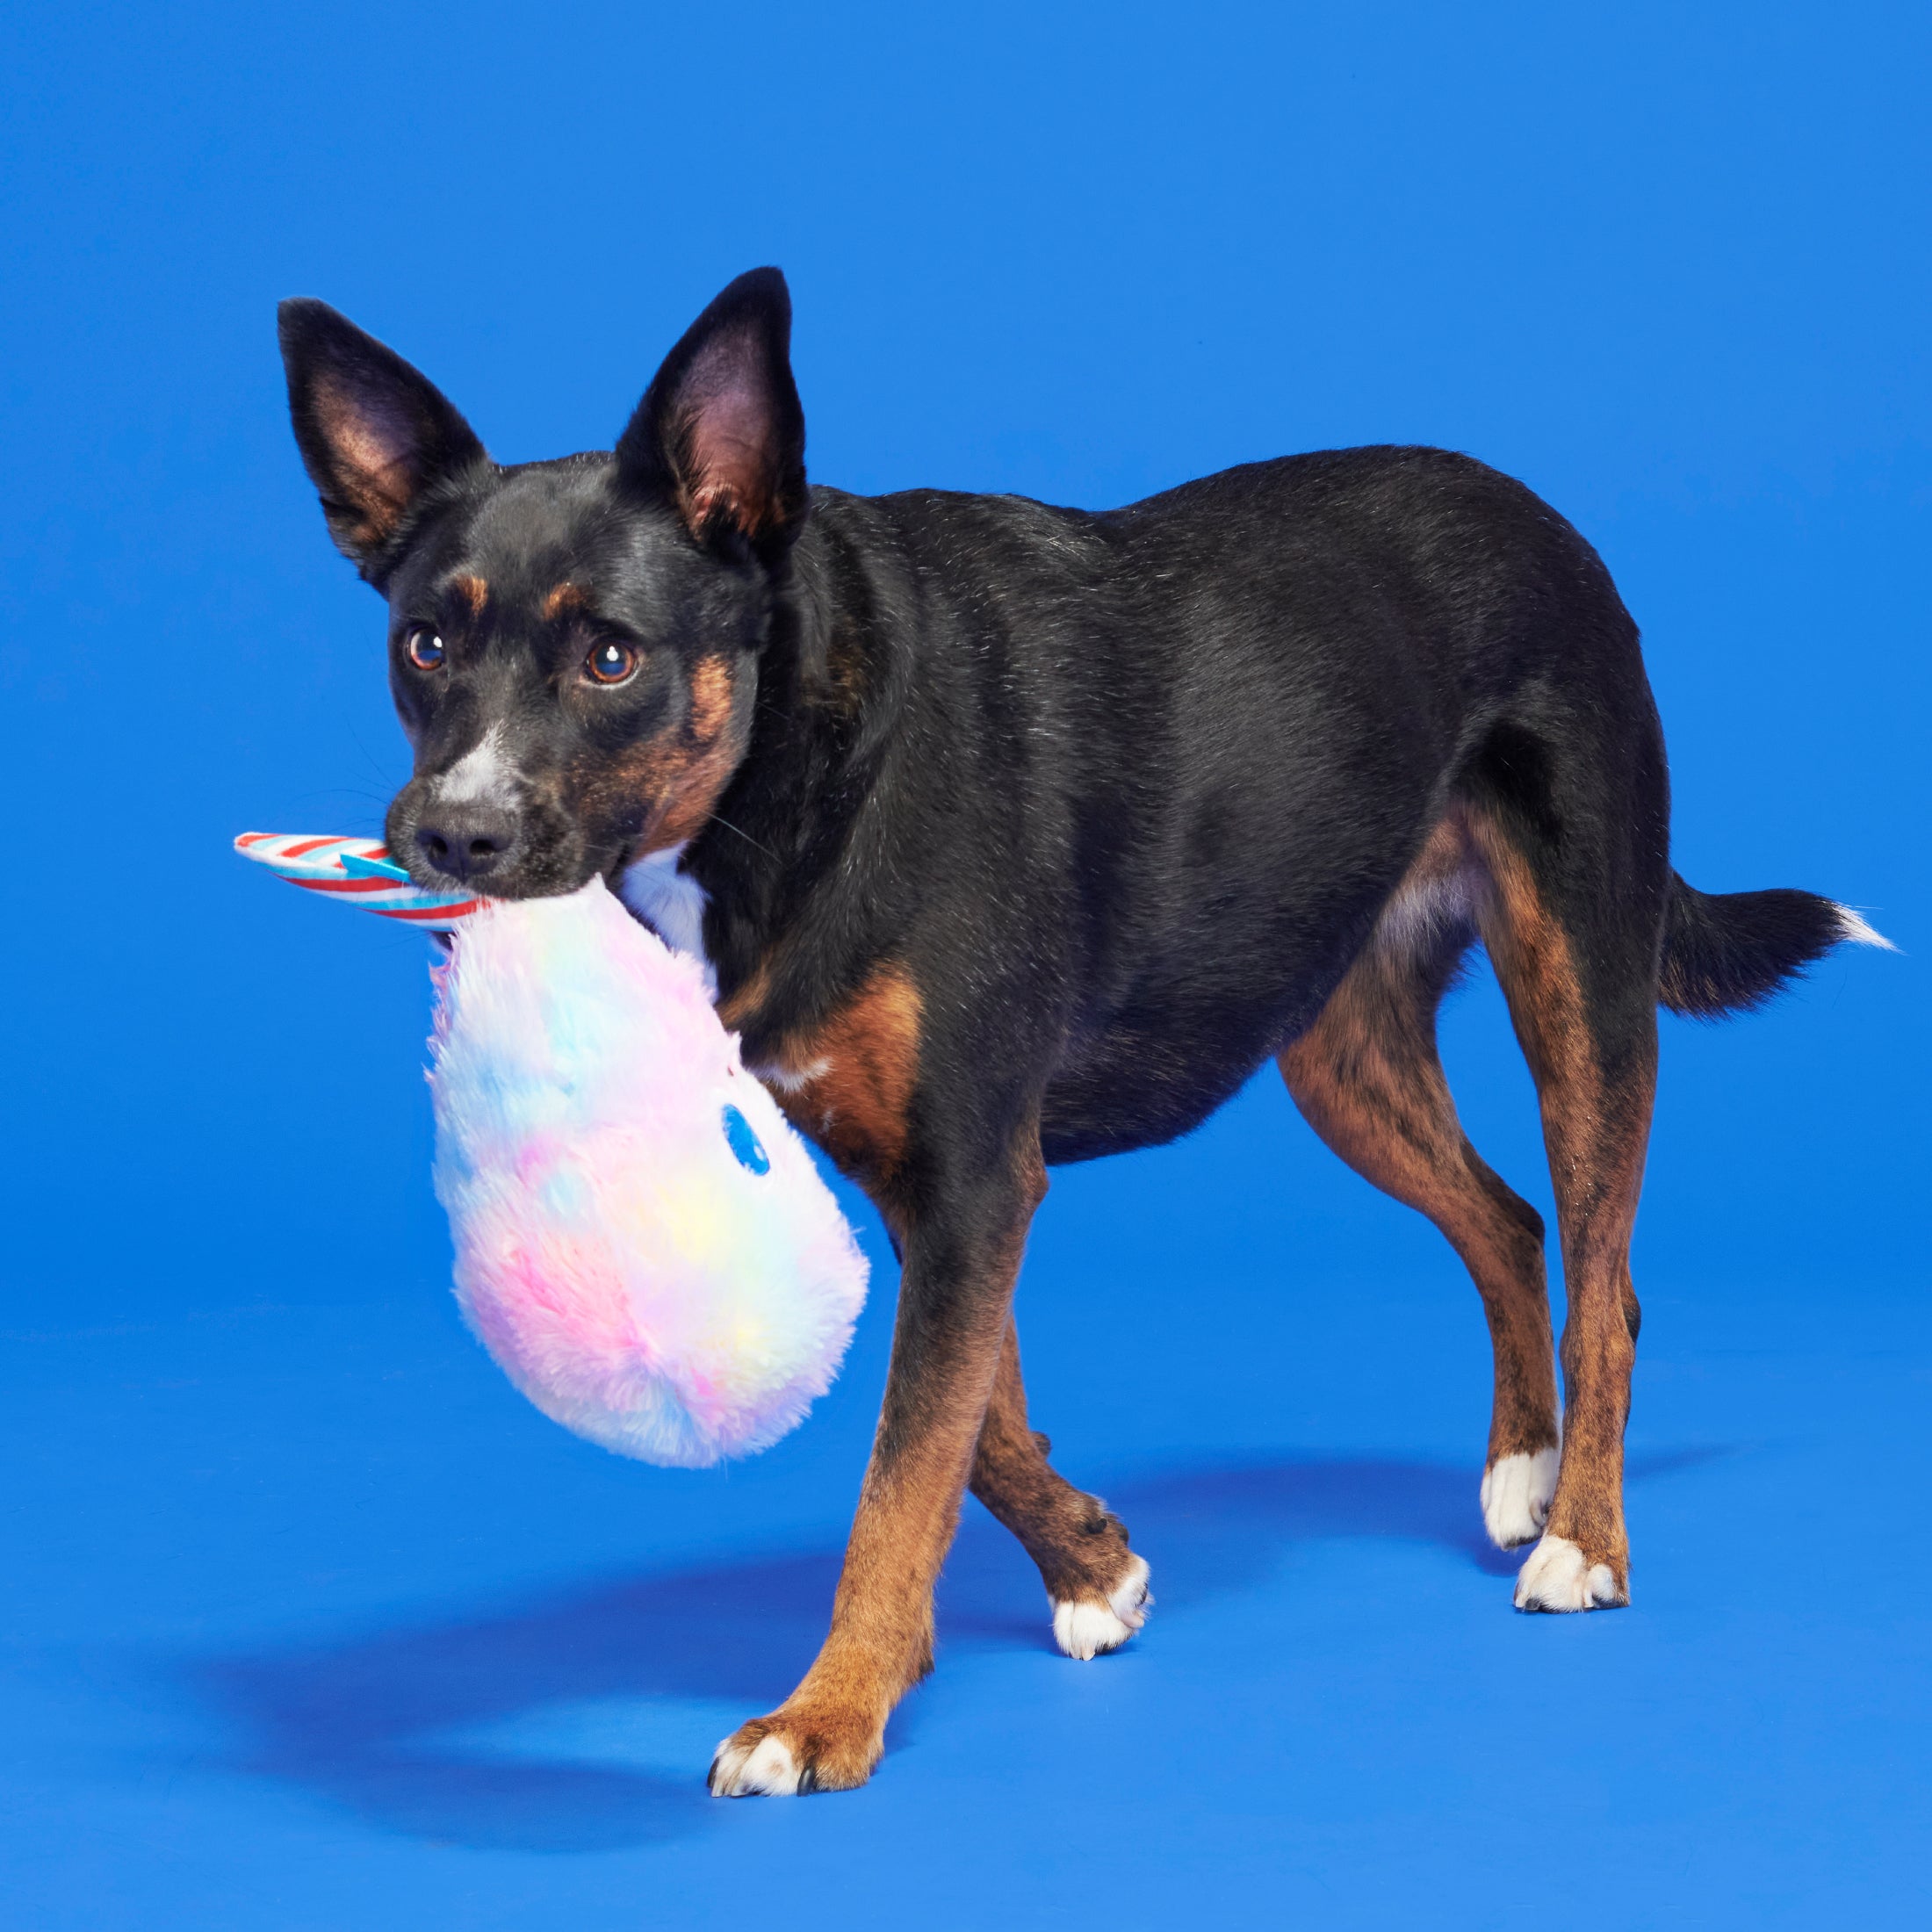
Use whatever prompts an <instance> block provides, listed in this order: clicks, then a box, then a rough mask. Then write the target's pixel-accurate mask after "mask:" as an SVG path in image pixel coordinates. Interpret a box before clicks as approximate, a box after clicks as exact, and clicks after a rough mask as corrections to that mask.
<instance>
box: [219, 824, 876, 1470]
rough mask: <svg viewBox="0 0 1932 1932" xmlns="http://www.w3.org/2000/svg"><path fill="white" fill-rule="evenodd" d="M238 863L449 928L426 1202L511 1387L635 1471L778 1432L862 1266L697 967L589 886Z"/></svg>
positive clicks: (842, 1315) (826, 1377)
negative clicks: (504, 892)
mask: <svg viewBox="0 0 1932 1932" xmlns="http://www.w3.org/2000/svg"><path fill="white" fill-rule="evenodd" d="M245 840H253V841H254V842H253V843H252V844H250V843H247V842H245ZM245 840H237V841H236V844H237V847H239V848H240V849H241V850H242V851H243V852H244V853H245V854H246V855H247V856H249V857H250V858H256V859H259V860H261V861H263V862H265V863H268V864H270V865H271V866H273V867H274V868H275V869H277V870H278V871H279V872H281V873H282V874H283V876H289V877H292V878H294V880H295V883H299V884H302V885H305V886H309V887H311V888H312V889H315V890H324V891H326V892H328V896H330V897H332V898H336V899H337V900H338V903H348V904H357V903H360V904H364V905H367V907H368V909H369V910H371V911H378V912H387V913H388V914H390V916H392V917H405V918H414V919H415V923H419V924H426V925H428V926H430V927H431V929H432V930H449V931H450V932H451V954H450V956H449V959H448V961H447V962H446V963H444V964H443V965H441V966H439V967H437V968H436V969H435V970H434V973H433V977H434V979H435V981H436V993H437V1006H436V1027H435V1033H434V1035H433V1037H432V1039H431V1042H430V1054H431V1065H430V1072H429V1085H430V1090H431V1093H432V1096H433V1099H434V1103H435V1110H436V1194H437V1198H438V1199H439V1200H441V1201H442V1203H443V1207H444V1208H445V1209H446V1210H447V1212H448V1214H449V1216H450V1228H451V1235H452V1236H453V1237H454V1241H455V1246H456V1294H457V1300H458V1304H459V1306H460V1307H461V1308H462V1310H463V1313H464V1316H465V1319H466V1320H467V1321H468V1322H469V1324H470V1326H471V1327H472V1330H474V1331H475V1332H476V1334H477V1336H478V1337H479V1339H480V1340H481V1341H482V1343H483V1344H484V1346H485V1347H486V1348H487V1349H488V1350H489V1352H490V1353H491V1354H492V1355H493V1356H494V1358H495V1359H496V1361H497V1362H498V1364H499V1365H500V1366H501V1368H502V1369H503V1371H504V1372H505V1373H506V1374H508V1377H509V1379H510V1380H511V1381H512V1382H514V1383H515V1385H516V1387H517V1388H519V1389H521V1390H522V1391H523V1394H524V1395H526V1396H528V1397H529V1398H530V1401H531V1402H534V1403H535V1404H536V1405H537V1408H538V1409H542V1410H543V1412H544V1414H545V1415H546V1416H549V1417H551V1418H552V1420H554V1421H557V1422H559V1423H562V1424H564V1426H565V1427H566V1428H567V1429H571V1430H574V1431H576V1432H577V1433H578V1434H579V1435H581V1436H586V1437H588V1438H589V1439H590V1440H591V1441H593V1442H596V1443H601V1444H602V1445H603V1446H604V1447H605V1448H607V1449H614V1450H616V1451H617V1452H618V1453H621V1454H624V1455H629V1456H637V1457H639V1458H641V1459H642V1460H645V1461H646V1462H655V1463H666V1464H673V1465H678V1466H682V1467H702V1466H703V1465H706V1464H710V1463H714V1462H717V1461H719V1460H722V1459H724V1457H727V1456H737V1455H748V1454H751V1453H753V1452H754V1451H757V1450H760V1449H763V1448H766V1447H768V1445H770V1444H772V1443H774V1442H775V1441H776V1440H777V1439H778V1438H780V1437H781V1436H782V1435H784V1434H785V1433H786V1432H787V1431H789V1430H790V1429H792V1428H793V1427H794V1426H796V1425H797V1423H798V1422H799V1421H800V1420H801V1419H802V1418H803V1417H804V1414H805V1411H806V1409H809V1408H810V1406H811V1402H813V1400H814V1399H815V1398H816V1397H818V1395H823V1394H824V1393H825V1389H826V1388H829V1387H830V1386H831V1383H832V1381H833V1376H834V1375H836V1374H837V1373H838V1369H839V1365H840V1361H841V1360H842V1359H843V1358H844V1355H845V1351H846V1347H847V1343H848V1342H849V1341H850V1339H851V1336H852V1327H853V1323H854V1320H855V1319H856V1318H857V1316H858V1312H859V1309H860V1307H861V1304H862V1303H863V1301H864V1299H865V1288H866V1263H865V1258H864V1257H863V1255H862V1254H861V1252H860V1250H859V1247H858V1244H857V1243H856V1241H854V1238H853V1235H852V1230H851V1229H850V1228H849V1227H848V1226H847V1222H846V1220H845V1217H844V1215H842V1214H841V1213H840V1209H839V1206H838V1203H837V1202H836V1201H835V1200H833V1196H832V1193H831V1191H830V1190H829V1189H828V1188H827V1187H826V1186H825V1183H824V1181H823V1180H821V1179H819V1176H818V1171H817V1169H816V1168H815V1167H814V1166H813V1165H812V1163H811V1156H810V1155H809V1154H808V1153H807V1152H806V1150H805V1147H804V1143H803V1142H802V1141H801V1140H800V1139H799V1138H798V1136H797V1135H796V1134H795V1133H794V1132H793V1131H792V1129H791V1128H790V1126H789V1123H788V1122H787V1121H786V1120H785V1118H784V1116H783V1115H782V1114H781V1113H780V1112H779V1110H778V1107H777V1105H776V1103H775V1101H774V1100H773V1099H772V1098H771V1096H770V1095H769V1094H768V1093H767V1092H766V1091H765V1090H764V1088H763V1087H762V1086H761V1085H759V1083H758V1082H757V1081H756V1080H755V1079H754V1078H753V1077H752V1076H751V1075H750V1074H748V1073H747V1072H746V1071H745V1069H744V1067H743V1066H742V1064H741V1063H740V1062H739V1055H738V1042H737V1040H736V1038H735V1036H733V1035H732V1034H727V1033H726V1032H725V1031H724V1027H722V1026H721V1025H720V1024H719V1023H718V1020H717V1014H716V1013H715V1012H714V1011H713V1010H712V1006H711V1003H710V995H709V992H708V991H707V988H706V985H705V982H704V977H703V970H702V968H701V967H700V966H699V964H698V962H696V960H694V959H692V958H690V957H689V956H688V955H685V954H682V953H676V952H673V951H672V950H671V949H670V948H667V946H666V945H665V944H664V943H663V942H662V941H660V939H659V938H658V937H657V936H656V935H655V934H653V933H652V932H650V931H649V930H648V929H647V928H646V927H645V926H641V925H640V924H639V923H638V921H637V920H636V919H633V918H632V917H631V914H630V913H628V912H625V911H624V907H623V906H622V905H620V904H619V903H618V902H617V901H616V899H615V898H613V897H612V896H611V894H610V893H609V891H608V890H606V889H605V887H604V885H603V883H602V881H601V880H594V881H593V882H592V883H590V884H589V885H588V886H587V887H585V889H584V890H582V891H580V892H575V893H572V894H570V895H568V896H567V897H563V898H544V899H525V900H517V901H508V900H489V899H470V900H459V899H458V896H456V895H450V896H448V901H447V903H439V904H437V905H429V904H428V903H427V902H429V901H431V900H435V899H436V895H434V894H429V893H419V892H417V891H416V889H415V887H413V886H411V885H409V884H408V883H407V875H402V876H401V878H400V883H399V882H398V879H397V877H396V876H397V875H400V874H401V869H400V867H397V866H395V865H393V863H390V862H389V861H388V860H387V854H386V853H385V852H383V851H382V848H381V847H379V846H378V845H377V844H376V843H375V842H374V841H372V840H293V839H288V840H284V839H270V838H266V837H264V836H263V835H262V834H259V833H254V834H247V835H245ZM297 846H302V847H306V849H305V850H302V851H294V850H293V849H292V848H294V847H297ZM345 858H346V859H347V861H348V863H347V864H346V865H344V864H343V863H342V861H343V860H344V859H345ZM305 865H306V867H307V868H308V870H307V871H306V873H304V872H303V871H301V870H300V868H302V867H303V866H305ZM331 866H333V867H334V868H335V869H334V870H331V869H330V868H331ZM357 880H361V881H367V882H369V883H368V884H367V885H366V886H362V885H351V884H350V882H351V881H357Z"/></svg>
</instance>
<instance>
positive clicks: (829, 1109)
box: [773, 966, 923, 1190]
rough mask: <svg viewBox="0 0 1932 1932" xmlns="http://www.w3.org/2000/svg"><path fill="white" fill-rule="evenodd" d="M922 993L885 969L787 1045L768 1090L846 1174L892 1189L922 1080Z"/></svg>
mask: <svg viewBox="0 0 1932 1932" xmlns="http://www.w3.org/2000/svg"><path fill="white" fill-rule="evenodd" d="M922 1010H923V1009H922V1002H921V1000H920V998H919V988H918V987H917V986H916V985H914V984H913V983H912V978H911V977H910V976H909V975H908V974H907V973H906V972H905V970H904V969H903V968H902V967H898V966H882V967H880V968H879V969H878V970H876V972H875V973H874V974H873V975H872V976H871V977H870V978H869V979H868V980H867V981H866V983H865V984H864V985H863V986H861V988H860V989H859V991H858V992H857V993H856V994H855V995H854V997H853V998H851V999H850V1000H849V1001H847V1003H846V1005H844V1006H841V1007H840V1008H839V1009H838V1010H837V1011H836V1012H834V1013H833V1014H832V1015H831V1017H830V1018H829V1019H827V1020H824V1021H822V1022H821V1023H820V1024H819V1025H818V1026H817V1027H814V1028H812V1029H811V1032H809V1033H807V1034H797V1035H794V1036H793V1037H791V1038H789V1039H788V1040H787V1041H786V1042H784V1045H783V1048H782V1051H781V1052H780V1054H779V1056H778V1062H777V1077H776V1078H775V1080H774V1082H773V1085H774V1086H775V1090H776V1092H777V1097H778V1102H779V1105H780V1106H781V1107H783V1108H784V1110H785V1112H786V1113H787V1114H789V1116H790V1118H791V1121H792V1122H793V1124H794V1125H795V1126H796V1127H797V1128H798V1129H799V1131H800V1132H801V1133H804V1134H807V1135H810V1136H811V1138H812V1139H813V1140H815V1141H816V1142H818V1144H819V1146H821V1147H822V1148H824V1149H825V1151H826V1153H828V1154H829V1155H830V1156H831V1157H832V1158H833V1160H834V1161H835V1162H837V1163H838V1164H839V1166H840V1168H841V1169H842V1170H843V1171H846V1172H847V1173H849V1174H852V1175H854V1177H855V1178H857V1179H861V1180H862V1181H864V1182H866V1183H867V1185H868V1186H871V1187H876V1188H879V1189H882V1190H890V1186H891V1182H892V1179H893V1177H894V1176H895V1174H896V1173H897V1171H898V1167H899V1164H900V1163H901V1162H902V1161H903V1160H904V1159H905V1148H906V1141H907V1138H908V1135H909V1133H910V1115H911V1109H912V1094H913V1090H914V1088H915V1087H916V1085H917V1084H918V1080H919V1026H920V1020H921V1018H922Z"/></svg>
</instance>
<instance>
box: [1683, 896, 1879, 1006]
mask: <svg viewBox="0 0 1932 1932" xmlns="http://www.w3.org/2000/svg"><path fill="white" fill-rule="evenodd" d="M1848 940H1849V941H1851V942H1852V943H1853V944H1854V945H1858V946H1882V947H1884V948H1885V950H1886V951H1887V952H1888V953H1889V952H1896V951H1897V950H1898V948H1897V947H1895V946H1894V945H1893V944H1892V941H1890V940H1888V939H1887V938H1886V937H1885V935H1884V934H1882V933H1878V932H1875V931H1874V930H1873V929H1872V928H1871V926H1868V925H1866V923H1865V922H1864V919H1861V918H1860V917H1859V916H1858V915H1857V913H1856V912H1853V911H1852V910H1851V908H1850V907H1849V905H1837V904H1836V903H1835V901H1833V900H1831V899H1827V898H1820V896H1819V895H1818V894H1817V893H1815V892H1797V891H1793V890H1791V889H1790V888H1788V887H1784V886H1780V887H1777V888H1775V889H1773V890H1770V891H1768V892H1700V891H1698V889H1697V888H1696V887H1695V886H1694V885H1686V884H1685V883H1683V880H1682V879H1680V878H1679V877H1678V876H1677V875H1676V873H1675V872H1673V873H1672V874H1671V875H1670V905H1669V910H1668V911H1667V912H1666V913H1665V914H1664V926H1663V977H1662V983H1661V984H1660V985H1659V988H1658V994H1657V997H1658V998H1659V999H1661V1000H1662V1003H1663V1004H1664V1005H1665V1006H1668V1007H1669V1009H1670V1011H1671V1012H1672V1013H1688V1014H1690V1015H1691V1016H1692V1017H1693V1018H1695V1019H1698V1020H1720V1019H1722V1018H1723V1017H1724V1015H1725V1014H1726V1013H1749V1012H1750V1011H1752V1009H1753V1008H1754V1007H1757V1006H1763V1004H1764V1002H1765V1001H1766V1000H1768V999H1769V998H1770V997H1771V995H1772V994H1773V993H1775V992H1777V991H1778V989H1779V988H1780V987H1782V986H1784V985H1785V984H1788V983H1789V982H1790V981H1791V980H1793V979H1795V978H1797V977H1798V976H1799V974H1800V973H1802V972H1803V971H1804V970H1805V969H1806V967H1807V966H1809V965H1810V964H1811V962H1813V960H1816V959H1822V958H1823V957H1824V956H1825V955H1826V954H1827V953H1828V952H1829V951H1830V950H1831V949H1832V948H1833V947H1835V946H1837V945H1839V944H1841V943H1842V942H1843V941H1848Z"/></svg>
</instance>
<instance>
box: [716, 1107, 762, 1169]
mask: <svg viewBox="0 0 1932 1932" xmlns="http://www.w3.org/2000/svg"><path fill="white" fill-rule="evenodd" d="M724 1138H725V1140H726V1141H727V1142H728V1143H730V1145H731V1150H732V1153H734V1154H736V1155H737V1156H738V1164H739V1166H740V1167H746V1168H749V1169H750V1170H751V1171H752V1172H753V1173H754V1174H768V1173H770V1172H771V1156H770V1155H769V1154H768V1153H767V1152H766V1151H765V1143H763V1142H762V1141H761V1140H760V1139H759V1137H758V1136H757V1135H755V1134H754V1133H753V1131H752V1123H751V1122H750V1121H747V1120H746V1118H745V1116H744V1115H743V1114H740V1113H739V1111H738V1109H737V1108H736V1107H732V1106H731V1105H730V1104H729V1103H728V1102H727V1103H726V1106H725V1108H724Z"/></svg>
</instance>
